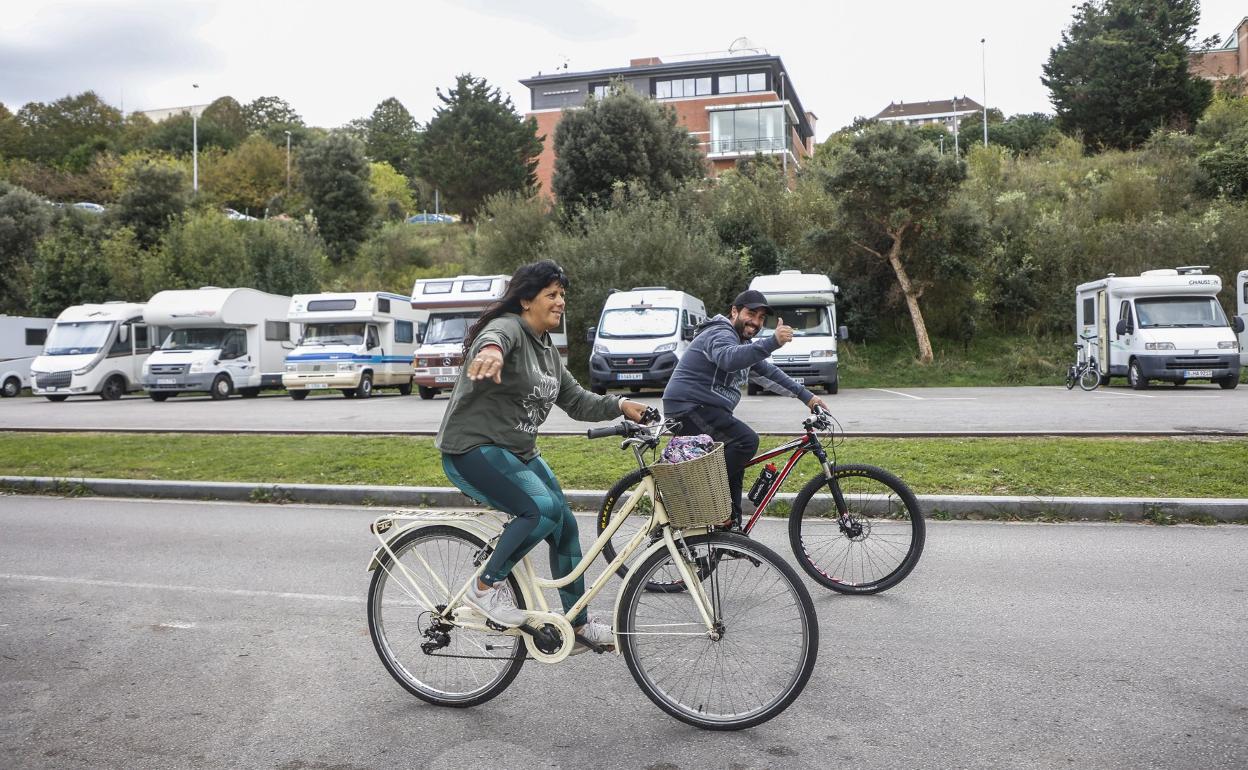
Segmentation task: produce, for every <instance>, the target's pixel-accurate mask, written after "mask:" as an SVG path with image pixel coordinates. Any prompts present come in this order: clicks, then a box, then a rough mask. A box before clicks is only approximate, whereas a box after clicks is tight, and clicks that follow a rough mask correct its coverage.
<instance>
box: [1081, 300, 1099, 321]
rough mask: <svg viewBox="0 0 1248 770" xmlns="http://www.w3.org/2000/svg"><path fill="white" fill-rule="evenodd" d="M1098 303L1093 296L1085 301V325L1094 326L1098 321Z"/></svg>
mask: <svg viewBox="0 0 1248 770" xmlns="http://www.w3.org/2000/svg"><path fill="white" fill-rule="evenodd" d="M1095 308H1096V303H1095V302H1094V301H1093V300H1092V298H1091V297H1088V298H1087V299H1085V300H1084V301H1083V325H1084V326H1092V325H1093V324H1095V323H1096V310H1095Z"/></svg>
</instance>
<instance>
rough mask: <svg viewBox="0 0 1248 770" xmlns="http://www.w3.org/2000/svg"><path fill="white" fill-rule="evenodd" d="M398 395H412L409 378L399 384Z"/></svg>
mask: <svg viewBox="0 0 1248 770" xmlns="http://www.w3.org/2000/svg"><path fill="white" fill-rule="evenodd" d="M399 395H400V396H410V395H412V383H411V381H410V380H409V381H407V382H405V383H403V384H402V385H400V386H399Z"/></svg>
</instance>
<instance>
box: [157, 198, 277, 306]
mask: <svg viewBox="0 0 1248 770" xmlns="http://www.w3.org/2000/svg"><path fill="white" fill-rule="evenodd" d="M253 224H257V223H254V222H232V221H230V220H228V219H226V218H225V216H224V215H222V214H220V213H218V212H215V211H202V212H198V213H193V214H190V215H188V216H186V217H185V218H183V219H181V220H179V221H177V222H175V223H174V224H173V225H172V226H171V227H170V228H169V229H168V231H166V233H165V237H164V239H163V240H162V241H161V246H160V249H158V250H157V251H156V253H155V258H154V260H153V263H154V265H153V267H154V272H155V276H156V281H157V283H158V284H159V285H160V286H161V287H162V288H165V289H197V288H199V287H200V286H252V285H254V283H255V275H254V273H253V271H252V268H251V262H250V260H249V259H248V256H247V243H246V237H245V235H244V232H243V231H244V229H245V227H246V226H248V225H253Z"/></svg>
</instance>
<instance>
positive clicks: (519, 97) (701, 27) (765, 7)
mask: <svg viewBox="0 0 1248 770" xmlns="http://www.w3.org/2000/svg"><path fill="white" fill-rule="evenodd" d="M1072 6H1073V4H1072V2H1071V0H1060V1H1058V0H1028V1H1027V2H1009V1H1008V0H963V1H961V2H960V1H959V0H953V1H952V2H945V3H932V2H917V0H906V1H903V2H897V1H896V0H895V1H894V2H879V1H877V2H839V1H838V0H824V1H822V2H815V3H805V2H788V3H768V2H760V1H759V0H752V1H751V2H745V1H744V0H718V2H712V3H696V4H695V3H681V2H671V1H670V0H669V1H668V2H655V1H653V0H632V2H624V3H621V2H615V3H608V2H605V0H417V2H406V3H398V2H395V3H383V2H371V1H370V0H355V1H354V2H333V3H329V2H321V1H320V0H305V1H304V2H285V1H284V0H194V1H193V2H184V1H183V0H96V1H94V2H92V1H90V0H69V1H68V2H67V1H65V0H57V1H55V2H53V0H21V1H20V2H17V1H16V0H14V1H12V2H7V3H5V8H4V11H3V13H2V14H0V102H3V103H4V104H5V105H6V106H7V107H9V109H11V110H13V111H14V112H16V111H17V109H18V108H20V107H21V106H22V105H23V104H25V103H27V102H29V101H42V102H48V101H52V100H55V99H58V98H60V97H62V96H65V95H67V94H71V93H79V92H81V91H85V90H88V89H92V90H95V91H96V92H97V93H99V94H100V96H101V97H102V98H104V99H105V100H106V101H108V102H109V103H111V104H113V105H116V106H120V107H122V108H123V109H125V110H126V111H127V112H130V111H134V110H147V109H157V108H163V107H173V106H180V105H188V104H200V103H207V102H210V101H212V100H213V99H215V98H217V97H219V96H225V95H229V96H233V97H235V98H236V99H238V100H239V101H240V102H244V103H245V102H248V101H250V100H252V99H254V98H256V97H258V96H269V95H275V96H280V97H282V98H284V99H286V100H287V101H289V102H290V103H291V105H293V106H294V108H295V109H296V110H297V111H298V112H299V113H300V114H302V115H303V117H304V120H305V121H306V122H307V123H309V124H312V125H318V126H325V127H331V128H332V127H336V126H340V125H342V124H344V123H346V122H347V121H349V120H352V119H354V118H360V117H366V116H368V115H369V114H370V113H371V112H372V110H373V108H374V107H375V106H376V105H377V103H378V102H380V101H381V100H383V99H386V98H387V97H390V96H395V97H398V99H399V100H400V101H402V102H403V104H404V105H406V106H407V108H408V109H409V110H410V111H411V112H412V114H413V115H414V116H415V117H416V119H417V120H419V121H421V122H422V123H423V122H425V121H427V120H429V118H430V117H432V114H433V110H434V107H435V106H436V104H437V98H436V94H435V89H436V88H438V87H441V88H443V89H444V90H445V88H446V87H447V86H448V85H450V84H452V83H453V82H454V78H455V76H456V75H457V74H460V73H465V72H471V73H473V74H474V75H478V76H483V77H485V78H486V79H487V80H488V81H489V82H490V83H491V84H492V85H495V86H498V87H499V88H501V89H502V90H503V91H504V92H505V93H507V94H510V95H511V97H512V100H513V101H514V102H515V105H516V107H517V109H518V111H520V112H521V113H523V112H525V111H526V110H527V109H528V106H529V100H528V92H527V89H525V88H524V87H523V86H521V85H520V84H519V82H518V81H519V80H520V79H521V78H525V77H529V76H532V75H536V74H538V73H539V72H546V73H550V72H552V71H554V70H555V69H556V68H558V67H561V66H562V65H563V64H565V63H567V65H568V69H569V70H571V71H581V70H595V69H604V68H608V67H616V66H625V65H627V64H628V61H629V59H632V58H637V57H643V56H659V57H664V56H676V55H681V54H691V53H700V52H710V51H725V50H727V49H728V47H729V45H730V44H731V43H732V42H733V40H735V39H737V38H739V37H743V36H744V37H748V38H749V39H750V40H751V41H752V42H753V44H754V45H756V46H758V47H761V48H765V49H766V50H767V51H768V52H769V53H771V54H773V55H778V56H780V57H781V58H782V59H783V60H784V63H785V66H786V68H787V69H788V70H789V73H790V77H791V82H792V87H793V88H795V89H796V90H797V93H798V94H799V96H800V98H801V100H802V103H803V105H804V106H805V107H806V109H808V110H810V111H812V112H814V113H815V114H816V115H817V116H818V118H819V122H818V136H817V138H818V139H820V140H822V139H823V138H825V137H826V136H827V135H828V134H829V133H831V132H832V131H835V130H836V129H837V128H840V127H841V126H843V125H846V124H847V123H849V122H850V121H852V120H853V119H854V117H855V116H858V115H873V114H875V113H877V112H879V111H880V110H881V109H883V108H884V107H885V106H887V105H888V103H889V102H890V101H898V100H901V101H907V102H910V101H927V100H935V99H947V98H950V97H952V96H954V95H959V96H960V95H963V94H965V95H967V96H970V97H971V98H973V99H975V100H976V101H980V100H981V99H982V97H983V81H982V79H981V78H982V70H981V66H980V61H981V59H980V55H981V46H980V38H987V44H986V47H985V51H986V54H987V76H988V78H987V79H988V84H987V85H988V103H989V105H990V106H993V107H998V108H1000V109H1001V110H1002V111H1003V112H1005V113H1006V114H1007V115H1010V114H1014V113H1018V112H1040V111H1044V112H1049V111H1051V109H1052V108H1051V106H1050V104H1049V101H1048V92H1047V90H1046V89H1045V88H1044V86H1043V85H1041V83H1040V72H1041V70H1040V68H1041V65H1042V64H1043V63H1044V61H1045V59H1046V58H1047V56H1048V52H1049V49H1050V48H1052V47H1053V46H1054V45H1056V44H1057V42H1058V41H1059V38H1060V35H1061V32H1062V30H1063V29H1064V28H1065V27H1066V26H1068V25H1069V23H1070V19H1071V14H1072V13H1073V8H1072ZM1245 15H1248V4H1246V3H1244V2H1243V0H1240V1H1239V2H1233V1H1232V0H1207V1H1206V2H1205V3H1203V4H1202V19H1201V24H1200V29H1199V33H1200V34H1199V36H1200V37H1201V38H1204V37H1206V36H1208V35H1213V34H1217V35H1224V36H1225V35H1228V34H1230V33H1231V31H1232V30H1233V28H1234V26H1235V24H1236V23H1237V22H1238V21H1239V20H1240V19H1242V18H1244V16H1245ZM192 83H198V84H199V89H198V90H193V89H192V87H191V84H192Z"/></svg>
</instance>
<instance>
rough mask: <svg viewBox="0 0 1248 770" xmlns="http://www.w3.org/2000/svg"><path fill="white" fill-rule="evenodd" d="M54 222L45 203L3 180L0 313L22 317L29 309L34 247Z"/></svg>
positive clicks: (0, 186) (0, 191)
mask: <svg viewBox="0 0 1248 770" xmlns="http://www.w3.org/2000/svg"><path fill="white" fill-rule="evenodd" d="M51 221H52V214H51V208H50V207H49V206H48V205H47V204H46V203H44V202H43V201H41V200H39V198H37V197H36V196H34V195H32V194H31V193H30V192H28V191H26V190H24V189H22V188H21V187H15V186H13V185H10V184H8V183H7V182H3V181H0V313H11V314H19V313H22V312H23V311H24V310H25V309H26V303H27V299H28V298H29V292H30V278H31V270H32V267H33V265H34V263H35V246H36V243H37V242H38V240H39V238H40V236H42V235H43V234H44V233H45V232H46V231H47V229H48V226H49V224H50V223H51Z"/></svg>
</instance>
